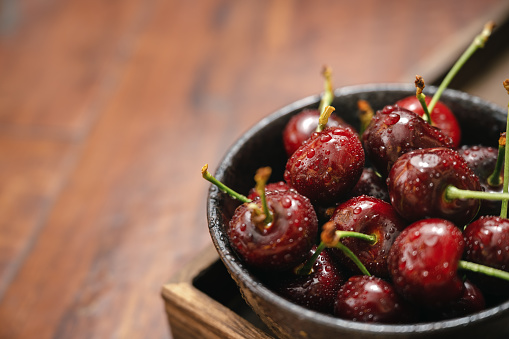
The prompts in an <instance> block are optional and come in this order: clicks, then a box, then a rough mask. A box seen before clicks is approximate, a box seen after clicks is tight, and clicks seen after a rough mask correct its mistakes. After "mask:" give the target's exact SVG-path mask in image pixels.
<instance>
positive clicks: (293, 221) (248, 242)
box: [227, 190, 318, 270]
mask: <svg viewBox="0 0 509 339" xmlns="http://www.w3.org/2000/svg"><path fill="white" fill-rule="evenodd" d="M266 200H267V205H268V207H269V209H270V210H271V211H272V214H273V218H274V219H273V221H272V222H271V223H269V224H268V225H263V223H261V224H260V223H258V222H256V221H255V220H254V212H253V209H252V208H250V203H245V204H242V205H240V206H239V207H237V209H236V210H235V213H234V215H233V217H232V219H231V220H230V222H229V224H228V229H227V235H228V239H229V241H230V244H231V246H232V248H233V249H234V250H235V251H236V252H237V254H238V255H239V256H240V257H241V258H242V259H243V260H244V262H245V263H246V264H248V265H250V266H252V267H255V268H259V269H262V270H283V269H289V268H293V267H295V266H297V265H299V264H300V263H301V262H302V261H303V260H304V259H306V258H307V256H308V252H309V250H310V249H311V248H312V246H313V245H314V242H315V240H316V237H317V233H318V221H317V217H316V213H315V211H314V209H313V206H312V205H311V203H310V202H309V200H308V199H307V198H306V197H304V196H302V195H300V194H298V193H297V192H295V191H293V190H288V191H283V192H267V194H266ZM252 204H256V205H258V206H259V207H260V208H261V206H262V205H261V201H260V199H256V200H253V202H252Z"/></svg>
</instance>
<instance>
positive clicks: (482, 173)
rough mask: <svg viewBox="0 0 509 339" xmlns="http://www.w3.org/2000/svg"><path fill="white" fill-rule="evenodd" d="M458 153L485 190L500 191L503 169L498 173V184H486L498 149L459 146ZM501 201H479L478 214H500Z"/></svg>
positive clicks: (492, 169)
mask: <svg viewBox="0 0 509 339" xmlns="http://www.w3.org/2000/svg"><path fill="white" fill-rule="evenodd" d="M458 153H459V154H460V155H461V156H462V157H463V159H465V161H466V162H467V164H468V167H470V168H471V169H472V171H474V173H475V175H477V177H478V178H479V182H480V183H481V187H482V189H483V191H485V192H496V193H501V192H502V188H503V171H502V172H501V173H500V185H496V186H493V185H490V184H488V177H489V176H490V175H491V174H492V173H493V171H494V170H495V165H496V163H497V158H498V149H496V148H493V147H488V146H477V145H475V146H466V145H464V146H461V147H460V148H459V149H458ZM501 207H502V202H501V201H497V200H483V201H481V208H480V210H479V213H478V216H482V215H497V214H500V208H501Z"/></svg>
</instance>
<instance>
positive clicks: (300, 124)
mask: <svg viewBox="0 0 509 339" xmlns="http://www.w3.org/2000/svg"><path fill="white" fill-rule="evenodd" d="M319 117H320V113H319V112H318V110H317V109H305V110H303V111H301V112H299V113H298V114H296V115H294V116H293V117H292V118H291V119H290V120H289V121H288V123H287V124H286V126H285V128H284V130H283V145H284V147H285V151H286V154H287V155H288V157H290V156H291V155H292V154H293V153H294V152H295V151H296V150H297V148H299V147H300V146H301V145H302V143H303V142H304V141H306V140H307V139H309V137H310V136H311V135H312V134H313V132H315V131H316V127H317V126H318V118H319ZM327 126H328V127H336V126H343V127H350V128H351V129H352V130H355V129H354V128H353V127H352V126H351V125H349V124H347V123H346V122H345V121H344V120H343V119H341V118H340V117H338V116H337V115H335V114H332V115H331V116H330V117H329V120H328V122H327Z"/></svg>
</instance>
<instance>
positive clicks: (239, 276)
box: [207, 84, 509, 337]
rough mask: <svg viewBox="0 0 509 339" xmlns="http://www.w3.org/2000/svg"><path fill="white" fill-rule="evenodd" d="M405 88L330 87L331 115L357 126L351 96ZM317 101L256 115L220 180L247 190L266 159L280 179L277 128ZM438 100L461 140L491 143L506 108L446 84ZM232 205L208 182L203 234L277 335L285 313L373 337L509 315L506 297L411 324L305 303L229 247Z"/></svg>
mask: <svg viewBox="0 0 509 339" xmlns="http://www.w3.org/2000/svg"><path fill="white" fill-rule="evenodd" d="M435 90H436V88H432V87H430V88H428V87H427V88H426V91H425V93H426V95H431V94H432V93H434V91H435ZM411 95H415V87H413V86H412V85H406V84H405V85H402V84H374V85H364V86H351V87H344V88H341V89H338V90H336V91H335V99H334V102H333V106H334V107H335V108H336V111H335V113H336V114H338V115H339V116H340V117H342V118H343V119H344V120H345V121H346V122H348V123H350V124H351V125H353V126H356V127H357V126H359V119H358V116H357V114H358V110H357V102H358V100H360V99H363V100H367V101H368V102H369V103H370V104H371V106H372V107H373V109H374V110H375V111H376V110H378V109H381V108H383V107H384V106H386V105H389V104H393V103H394V102H396V101H397V100H399V99H401V98H403V97H406V96H411ZM319 100H320V96H318V95H316V96H311V97H307V98H304V99H302V100H299V101H297V102H294V103H292V104H290V105H288V106H285V107H283V108H282V109H280V110H278V111H276V112H275V113H273V114H271V115H269V116H267V117H265V118H264V119H262V120H261V121H260V122H258V123H257V124H256V125H255V126H253V127H252V128H251V129H250V130H248V131H247V132H246V133H245V134H243V135H242V136H241V137H240V138H239V139H238V140H237V142H235V143H234V145H233V146H232V147H231V148H230V149H229V150H228V151H227V152H226V154H225V157H224V158H223V160H222V161H221V163H220V165H219V167H218V168H217V170H216V173H215V176H216V177H217V178H218V179H219V180H220V181H221V182H223V183H225V184H226V185H227V186H229V187H231V188H233V189H234V190H236V191H238V192H240V193H243V194H247V192H248V191H249V189H250V188H251V187H253V186H254V181H253V176H254V174H255V172H256V170H257V169H258V168H259V167H263V166H271V167H272V169H273V172H272V173H273V174H272V177H271V181H278V180H282V176H283V171H284V167H285V164H286V160H287V156H286V153H285V151H284V147H283V143H282V136H281V135H282V130H283V128H284V126H285V125H286V123H287V122H288V120H289V119H290V118H291V117H292V116H293V115H294V114H296V113H298V112H300V111H301V110H302V109H304V108H316V107H318V104H319ZM441 101H443V102H444V103H445V104H446V105H448V106H449V107H450V108H451V110H452V111H453V112H454V114H455V115H456V117H457V119H458V121H459V122H460V126H461V129H462V144H467V145H475V144H483V145H490V146H495V147H496V146H497V141H498V137H499V134H500V133H501V132H502V131H504V130H505V123H506V120H505V119H506V112H505V111H504V110H503V109H502V108H500V107H498V106H495V105H493V104H491V103H488V102H486V101H483V100H482V99H480V98H477V97H473V96H470V95H468V94H466V93H463V92H459V91H454V90H446V91H445V92H444V93H443V95H442V97H441ZM238 205H239V202H238V201H235V200H233V199H231V198H230V197H228V196H227V195H226V194H224V193H222V192H220V191H219V190H218V189H217V188H216V187H215V186H211V188H210V191H209V196H208V206H207V217H208V224H209V229H210V235H211V238H212V241H213V243H214V245H215V247H216V250H217V251H218V253H219V255H220V257H221V260H222V261H223V263H224V264H225V266H226V268H227V269H228V271H229V272H230V274H231V276H232V277H233V279H234V280H235V281H236V283H237V284H238V285H239V288H240V290H241V292H242V294H243V296H244V298H245V299H246V301H247V302H248V303H249V304H250V305H251V307H252V308H253V309H254V311H255V312H257V313H258V314H259V315H260V317H261V318H262V320H263V321H265V322H266V323H267V324H268V325H269V326H270V327H271V328H272V329H273V330H275V332H276V333H278V334H280V335H281V336H288V337H289V336H293V334H292V333H291V331H292V327H291V325H290V326H288V325H287V324H282V323H281V322H282V321H287V320H289V319H291V317H294V318H295V319H299V325H300V326H302V327H303V328H305V327H306V326H305V325H306V324H308V323H309V324H310V326H311V327H310V328H312V326H314V325H318V326H320V328H323V329H324V331H325V332H323V333H327V334H337V333H340V334H341V333H342V334H348V335H352V334H354V336H355V337H371V334H377V335H376V336H377V337H383V336H381V335H382V334H387V335H388V337H404V336H406V335H409V334H412V335H416V334H423V335H427V334H430V333H441V334H444V333H448V332H450V331H455V330H456V329H459V328H465V326H466V325H469V324H472V325H473V324H483V323H486V324H488V323H491V324H490V328H491V326H496V324H497V322H500V326H505V325H504V324H503V320H504V318H505V317H508V316H509V311H508V309H509V302H504V303H502V304H500V305H498V306H496V307H493V308H490V309H488V310H486V311H483V312H480V313H478V314H475V315H472V316H469V317H464V318H458V319H453V320H447V321H441V322H436V323H427V324H416V325H373V324H361V323H355V322H351V321H345V320H342V319H337V318H334V317H332V316H328V315H323V314H319V313H317V312H313V311H309V310H306V309H304V308H303V307H300V306H298V305H295V304H293V303H291V302H289V301H287V300H285V299H283V298H281V297H279V296H278V295H277V294H275V293H273V292H272V291H271V290H269V289H268V288H266V287H265V286H263V284H262V283H261V281H260V279H259V278H258V277H257V276H256V275H255V274H253V273H252V272H250V271H249V269H248V268H247V267H245V266H244V264H243V263H242V261H241V260H240V259H239V258H238V257H237V256H236V254H235V252H233V250H232V249H231V248H230V246H229V243H228V240H227V236H226V233H225V225H226V224H227V223H228V221H229V220H230V219H231V217H232V215H233V213H234V211H235V208H236V207H237V206H238ZM271 310H273V311H276V310H277V312H279V313H278V314H281V315H280V316H275V315H274V314H273V313H272V312H271V314H268V312H270V311H271ZM499 319H500V320H499ZM493 322H494V323H495V325H493ZM291 323H295V322H294V321H292V322H291ZM301 332H302V331H301ZM317 333H321V332H317Z"/></svg>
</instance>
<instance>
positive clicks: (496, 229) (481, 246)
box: [463, 216, 509, 295]
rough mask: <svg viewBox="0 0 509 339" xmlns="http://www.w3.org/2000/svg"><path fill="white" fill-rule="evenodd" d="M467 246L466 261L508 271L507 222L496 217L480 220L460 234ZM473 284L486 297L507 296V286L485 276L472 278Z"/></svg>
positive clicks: (486, 217)
mask: <svg viewBox="0 0 509 339" xmlns="http://www.w3.org/2000/svg"><path fill="white" fill-rule="evenodd" d="M463 236H464V238H465V243H466V252H465V259H466V260H468V261H472V262H475V263H478V264H483V265H486V266H490V267H494V268H498V269H501V270H504V271H509V220H508V219H505V218H500V217H498V216H483V217H481V218H479V219H477V220H476V221H474V222H472V223H471V224H469V225H468V226H467V227H466V228H465V230H464V231H463ZM474 279H475V281H476V282H478V284H479V286H480V287H482V289H483V290H485V291H486V292H487V293H490V294H497V295H507V294H509V283H507V282H506V281H503V280H499V279H493V278H491V277H487V276H475V278H474Z"/></svg>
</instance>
